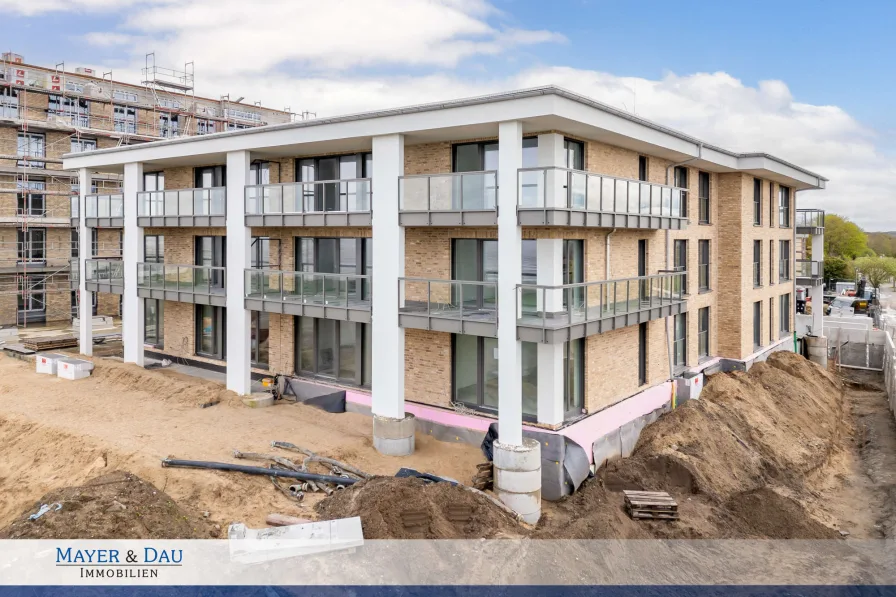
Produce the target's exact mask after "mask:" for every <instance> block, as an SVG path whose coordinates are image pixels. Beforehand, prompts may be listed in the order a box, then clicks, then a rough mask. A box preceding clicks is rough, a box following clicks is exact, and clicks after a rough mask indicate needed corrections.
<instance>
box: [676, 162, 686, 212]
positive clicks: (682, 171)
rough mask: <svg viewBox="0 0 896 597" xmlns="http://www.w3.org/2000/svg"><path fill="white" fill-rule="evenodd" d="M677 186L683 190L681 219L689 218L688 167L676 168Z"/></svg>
mask: <svg viewBox="0 0 896 597" xmlns="http://www.w3.org/2000/svg"><path fill="white" fill-rule="evenodd" d="M675 186H676V187H679V188H681V189H683V190H682V192H681V217H682V218H686V217H688V196H689V193H688V169H687V166H676V167H675Z"/></svg>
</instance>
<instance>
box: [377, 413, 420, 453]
mask: <svg viewBox="0 0 896 597" xmlns="http://www.w3.org/2000/svg"><path fill="white" fill-rule="evenodd" d="M416 430H417V418H416V417H415V416H414V415H411V414H407V413H406V414H405V416H404V418H403V419H393V418H391V417H381V416H379V415H373V447H374V448H376V450H377V452H379V453H380V454H385V455H386V456H410V455H411V454H413V453H414V432H415V431H416Z"/></svg>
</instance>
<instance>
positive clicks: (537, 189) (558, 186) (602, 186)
mask: <svg viewBox="0 0 896 597" xmlns="http://www.w3.org/2000/svg"><path fill="white" fill-rule="evenodd" d="M518 184H519V189H518V194H517V207H518V208H519V209H527V208H533V209H545V208H554V209H570V210H580V211H591V212H606V213H619V214H628V215H643V216H665V217H671V218H680V217H682V215H681V214H682V210H681V206H682V203H683V202H686V201H687V194H688V191H687V189H681V188H678V187H672V186H668V185H661V184H652V183H648V182H642V181H637V180H628V179H625V178H616V177H613V176H602V175H600V174H593V173H590V172H584V171H581V170H570V169H567V168H556V167H552V168H523V169H521V170H519V174H518Z"/></svg>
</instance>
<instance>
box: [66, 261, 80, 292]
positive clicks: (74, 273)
mask: <svg viewBox="0 0 896 597" xmlns="http://www.w3.org/2000/svg"><path fill="white" fill-rule="evenodd" d="M68 282H69V287H70V288H71V289H72V290H78V289H79V288H80V287H81V265H80V262H79V261H78V258H77V257H76V258H74V259H71V260H70V261H69V274H68Z"/></svg>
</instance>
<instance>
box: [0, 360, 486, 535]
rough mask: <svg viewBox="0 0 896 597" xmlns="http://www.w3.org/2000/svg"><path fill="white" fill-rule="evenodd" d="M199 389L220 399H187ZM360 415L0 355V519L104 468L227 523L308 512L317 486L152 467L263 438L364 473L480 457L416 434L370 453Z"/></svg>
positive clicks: (182, 378)
mask: <svg viewBox="0 0 896 597" xmlns="http://www.w3.org/2000/svg"><path fill="white" fill-rule="evenodd" d="M210 399H220V400H221V402H220V404H217V405H216V406H212V407H209V408H198V406H197V405H198V404H200V403H203V402H208V401H210ZM370 425H371V423H370V418H369V417H366V416H363V415H358V414H353V413H344V414H330V413H325V412H323V411H321V410H318V409H315V408H313V407H308V406H301V405H295V404H284V405H277V406H274V407H273V408H267V409H251V408H247V407H245V406H243V405H242V404H241V403H240V401H239V400H238V398H237V396H236V395H234V394H233V393H231V392H228V391H226V390H224V389H223V387H222V386H221V385H219V384H217V383H215V382H211V381H205V380H201V379H197V378H193V377H189V376H186V375H182V374H177V373H173V372H167V371H164V370H144V369H141V368H139V367H136V366H133V365H125V364H122V363H116V362H113V361H108V360H103V359H97V360H96V370H95V372H94V375H93V376H91V377H89V378H87V379H84V380H79V381H74V382H72V381H67V380H62V379H58V378H55V377H50V376H45V375H37V374H36V373H35V372H34V369H33V365H31V364H27V363H24V362H22V361H19V360H16V359H12V358H9V357H5V356H0V453H2V454H3V455H4V457H3V458H2V459H0V488H2V492H0V527H3V526H6V525H7V524H8V523H10V522H12V520H13V519H14V518H15V517H16V516H17V515H19V514H20V513H21V512H23V511H24V510H25V509H27V508H29V507H31V506H32V505H33V502H34V500H36V499H37V498H38V497H39V496H41V495H43V494H45V493H47V492H49V491H51V490H53V489H58V488H62V487H69V486H76V485H80V484H83V483H84V482H85V481H86V480H88V479H91V478H93V477H96V476H97V475H100V474H103V473H106V472H109V471H113V470H124V471H129V472H130V473H133V474H135V475H137V476H139V477H140V478H142V479H144V480H146V481H147V482H149V483H151V484H153V485H154V486H155V487H157V488H158V489H160V490H161V491H164V492H166V493H167V494H168V495H170V496H171V497H172V498H173V499H175V500H176V501H177V502H178V503H179V504H181V505H182V506H184V507H194V508H196V509H198V510H207V511H209V512H210V513H211V516H210V518H209V520H210V521H211V522H212V523H218V524H220V525H222V527H223V528H224V529H225V530H226V526H227V525H228V524H229V523H230V522H232V521H242V522H245V523H246V524H248V525H250V526H255V527H259V526H263V525H264V517H265V516H266V515H267V514H268V513H270V512H281V513H284V514H291V515H294V516H300V517H306V518H307V517H312V518H313V517H314V514H313V506H314V504H315V502H316V501H318V500H319V499H320V498H319V497H318V496H317V495H314V494H308V495H307V496H306V498H305V501H304V502H302V503H301V504H297V503H296V502H294V501H290V500H288V499H287V498H286V497H285V496H283V495H282V494H280V493H278V492H277V491H276V490H275V489H274V488H273V487H272V486H271V483H270V481H269V480H268V479H267V478H265V477H249V476H246V475H242V474H236V473H223V472H215V471H202V470H189V469H171V468H162V467H161V465H160V461H161V460H162V459H163V458H165V457H177V458H186V459H194V460H213V461H218V462H234V459H233V458H232V457H231V453H232V450H233V449H238V450H242V451H254V452H270V451H271V448H270V442H271V441H272V440H280V441H288V442H292V443H294V444H297V445H300V446H303V447H306V448H309V449H312V450H314V451H316V452H318V453H320V454H321V455H323V456H329V457H332V458H337V459H339V460H343V461H345V462H347V463H349V464H353V465H354V466H356V467H358V468H360V469H362V470H365V471H367V472H369V473H372V474H383V475H394V474H395V472H396V471H397V470H398V469H399V468H400V467H402V466H409V467H414V468H417V469H419V470H423V471H428V472H432V473H436V474H442V475H447V476H450V477H453V478H456V479H461V480H466V479H468V478H469V477H471V476H472V475H473V474H474V473H475V465H476V464H477V463H479V462H482V460H483V456H482V453H481V452H480V451H479V449H478V448H476V447H474V446H470V445H466V444H448V443H444V442H437V441H436V440H434V439H432V438H429V437H426V436H422V435H418V437H417V445H416V453H415V454H414V455H413V456H412V457H410V458H403V459H398V458H392V457H388V456H382V455H380V454H379V453H378V452H377V451H376V450H375V449H374V448H373V446H372V442H371V427H370ZM285 455H288V454H285Z"/></svg>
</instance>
